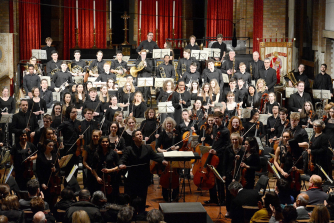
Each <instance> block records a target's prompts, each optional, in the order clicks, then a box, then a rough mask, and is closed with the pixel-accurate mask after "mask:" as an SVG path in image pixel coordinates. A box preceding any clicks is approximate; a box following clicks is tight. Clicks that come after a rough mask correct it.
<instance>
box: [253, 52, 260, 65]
mask: <svg viewBox="0 0 334 223" xmlns="http://www.w3.org/2000/svg"><path fill="white" fill-rule="evenodd" d="M259 57H260V54H259V52H257V51H254V52H253V60H254V61H255V62H257V61H258V60H259Z"/></svg>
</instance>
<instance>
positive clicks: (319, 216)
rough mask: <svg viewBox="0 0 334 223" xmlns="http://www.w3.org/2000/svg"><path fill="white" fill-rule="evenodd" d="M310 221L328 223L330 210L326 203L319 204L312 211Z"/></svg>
mask: <svg viewBox="0 0 334 223" xmlns="http://www.w3.org/2000/svg"><path fill="white" fill-rule="evenodd" d="M310 222H312V223H328V222H329V212H328V210H327V208H326V206H325V205H323V204H317V206H315V208H314V209H313V211H312V214H311V219H310Z"/></svg>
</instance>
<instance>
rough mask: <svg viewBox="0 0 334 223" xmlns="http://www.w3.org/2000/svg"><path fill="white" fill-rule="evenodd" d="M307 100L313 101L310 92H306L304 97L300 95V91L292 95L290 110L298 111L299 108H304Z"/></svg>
mask: <svg viewBox="0 0 334 223" xmlns="http://www.w3.org/2000/svg"><path fill="white" fill-rule="evenodd" d="M306 101H310V102H312V99H311V96H310V94H309V93H306V92H304V93H303V97H300V94H299V93H298V92H296V93H294V94H292V95H290V99H289V109H290V111H293V112H298V109H302V108H303V106H304V103H305V102H306Z"/></svg>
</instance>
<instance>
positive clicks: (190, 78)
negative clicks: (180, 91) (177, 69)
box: [182, 62, 202, 90]
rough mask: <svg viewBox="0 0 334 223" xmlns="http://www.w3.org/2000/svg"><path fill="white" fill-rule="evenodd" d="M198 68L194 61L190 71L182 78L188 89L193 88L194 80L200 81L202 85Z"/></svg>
mask: <svg viewBox="0 0 334 223" xmlns="http://www.w3.org/2000/svg"><path fill="white" fill-rule="evenodd" d="M196 69H197V64H196V63H195V62H193V63H191V65H190V72H188V71H186V72H184V74H183V76H182V80H184V83H186V86H187V88H188V90H189V89H190V88H191V84H192V82H199V84H200V85H202V78H201V75H200V73H199V72H198V71H197V70H196Z"/></svg>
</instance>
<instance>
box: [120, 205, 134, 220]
mask: <svg viewBox="0 0 334 223" xmlns="http://www.w3.org/2000/svg"><path fill="white" fill-rule="evenodd" d="M133 212H134V208H133V207H129V206H127V207H123V208H121V210H120V211H119V212H118V214H117V222H122V223H130V222H131V220H132V217H133Z"/></svg>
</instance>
